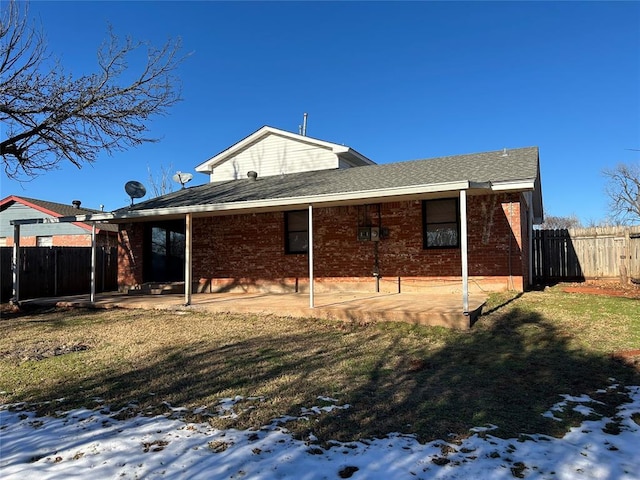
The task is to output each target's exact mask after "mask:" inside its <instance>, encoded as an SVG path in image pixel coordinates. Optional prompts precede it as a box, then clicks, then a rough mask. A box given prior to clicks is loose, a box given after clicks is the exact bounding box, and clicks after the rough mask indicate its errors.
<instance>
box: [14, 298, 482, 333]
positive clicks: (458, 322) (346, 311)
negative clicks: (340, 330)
mask: <svg viewBox="0 0 640 480" xmlns="http://www.w3.org/2000/svg"><path fill="white" fill-rule="evenodd" d="M486 298H487V297H486V295H483V294H478V293H474V294H470V295H469V313H468V314H464V313H463V312H462V311H461V309H460V294H459V293H446V292H441V291H434V292H433V293H392V294H384V293H355V292H354V293H350V292H341V293H316V294H315V305H314V308H310V306H309V296H308V295H306V294H302V293H281V294H274V293H195V294H192V295H191V303H190V304H189V305H185V302H184V295H183V294H174V293H171V294H162V295H127V294H124V293H117V292H111V293H100V294H96V295H95V298H94V300H93V301H92V300H91V296H90V295H76V296H68V297H55V298H38V299H32V300H23V301H22V302H21V305H25V306H28V305H33V306H35V305H55V306H59V307H86V308H141V309H149V310H174V311H205V312H217V313H225V312H230V313H249V314H262V315H278V316H289V317H306V318H320V319H331V320H341V321H348V322H357V323H366V322H379V321H392V322H407V323H411V324H419V325H431V326H442V327H448V328H455V329H461V330H466V329H469V328H470V327H471V326H472V325H473V323H474V322H475V321H476V320H477V317H478V316H479V315H480V313H481V311H482V306H483V305H484V303H485V301H486Z"/></svg>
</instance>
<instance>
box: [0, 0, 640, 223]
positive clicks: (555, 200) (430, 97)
mask: <svg viewBox="0 0 640 480" xmlns="http://www.w3.org/2000/svg"><path fill="white" fill-rule="evenodd" d="M30 16H32V17H33V18H35V19H37V21H39V22H40V23H41V24H42V27H43V30H44V31H45V33H46V37H47V40H48V44H49V48H50V50H51V52H52V53H54V54H55V55H56V56H58V57H59V58H60V60H61V62H62V64H63V65H64V67H65V69H66V70H67V72H68V73H71V74H73V75H77V76H79V75H83V74H88V73H91V72H93V71H94V70H95V69H96V50H97V48H98V46H99V45H100V43H101V42H102V41H103V39H104V38H105V37H106V31H107V25H108V24H111V25H112V26H113V29H114V31H115V32H116V33H117V34H119V35H127V34H128V35H131V36H132V37H133V38H135V39H139V40H149V41H151V42H152V43H154V44H155V45H161V44H163V43H164V42H165V41H166V40H167V39H168V38H169V37H171V38H176V37H180V38H181V39H182V42H183V45H184V49H183V50H184V52H185V53H187V52H191V55H190V56H189V58H188V59H187V60H186V61H185V62H184V63H183V64H182V65H181V67H180V70H179V72H178V73H179V75H180V77H181V79H182V96H183V98H184V100H183V101H182V102H181V103H179V104H178V105H176V106H175V107H173V108H172V109H171V110H170V112H169V115H167V116H165V117H160V118H157V119H155V120H154V121H152V122H151V135H152V136H156V137H160V138H161V141H160V142H159V143H156V144H147V145H144V146H141V147H137V148H135V149H130V150H128V151H125V152H119V153H116V154H114V155H113V156H108V155H102V156H100V157H99V158H98V160H97V162H96V163H95V164H93V165H88V166H85V167H84V168H82V169H80V170H78V169H77V168H76V167H74V166H72V165H70V164H69V165H62V167H61V168H60V169H58V170H56V171H51V172H48V173H46V174H44V175H42V176H41V177H39V178H36V179H34V180H31V181H30V182H26V183H22V184H20V183H17V182H15V181H11V180H8V179H7V178H6V177H5V176H4V175H3V176H2V179H1V181H2V185H1V187H2V197H4V196H6V195H10V194H16V195H23V196H30V197H35V198H40V199H45V200H51V201H57V202H61V203H70V202H71V201H72V200H74V199H80V200H82V204H83V206H85V207H90V208H99V206H100V205H101V204H102V205H104V206H105V210H113V209H116V208H119V207H122V206H125V205H127V204H128V203H129V202H130V200H129V197H128V196H127V194H126V193H125V191H124V188H123V186H124V184H125V183H126V182H127V181H128V180H138V181H141V182H142V183H145V184H147V187H149V182H148V177H149V174H148V169H149V168H150V169H151V170H152V172H155V173H159V172H160V169H161V166H162V167H165V168H166V167H169V165H172V166H173V169H174V170H181V171H186V172H193V173H194V180H193V181H192V183H191V184H192V185H193V184H200V183H204V182H206V181H207V177H206V176H205V175H203V174H196V173H195V172H194V168H195V166H196V165H198V164H199V163H201V162H203V161H205V160H206V159H208V158H210V157H211V156H213V155H215V154H216V153H218V152H219V151H221V150H223V149H224V148H226V147H228V146H230V145H231V144H233V143H235V142H236V141H238V140H240V139H242V138H243V137H245V136H246V135H248V134H250V133H252V132H253V131H255V130H257V129H258V128H260V127H261V126H263V125H270V126H273V127H277V128H282V129H285V130H290V131H293V132H297V131H298V125H300V124H301V123H302V115H303V113H304V112H308V114H309V120H308V130H307V133H308V135H309V136H311V137H315V138H320V139H322V140H327V141H331V142H336V143H344V144H346V145H349V146H350V147H352V148H354V149H355V150H358V151H359V152H361V153H362V154H364V155H366V156H368V157H369V158H372V159H373V160H375V161H376V162H378V163H387V162H394V161H402V160H411V159H417V158H429V157H437V156H443V155H454V154H463V153H473V152H482V151H489V150H499V149H502V148H504V147H507V148H516V147H525V146H533V145H535V146H538V147H539V148H540V160H541V170H542V187H543V198H544V205H545V212H546V214H547V215H557V216H568V215H572V214H576V215H578V217H580V218H581V220H582V221H583V222H585V223H592V222H598V221H600V220H602V219H604V218H605V217H606V216H607V212H608V210H607V199H606V197H605V194H604V186H605V179H604V178H603V176H602V174H601V172H602V170H603V169H604V168H608V167H614V166H615V165H616V164H617V163H619V162H625V163H631V162H639V161H640V152H638V151H633V150H632V149H640V2H584V3H583V2H535V3H529V2H495V3H494V2H471V3H466V2H407V3H404V2H393V3H387V2H337V3H334V2H318V3H315V2H282V3H280V2H261V3H253V2H231V3H226V2H208V1H200V2H159V1H153V2H152V1H147V2H94V1H85V2H48V1H47V2H42V1H40V2H32V3H31V4H30ZM137 66H138V65H136V64H134V63H132V64H131V65H130V67H131V69H135V68H136V67H137ZM176 187H177V186H176ZM148 190H149V188H148Z"/></svg>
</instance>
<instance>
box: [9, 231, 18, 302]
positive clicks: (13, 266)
mask: <svg viewBox="0 0 640 480" xmlns="http://www.w3.org/2000/svg"><path fill="white" fill-rule="evenodd" d="M11 270H12V272H13V298H12V300H13V301H14V302H16V303H17V302H19V301H20V225H14V226H13V258H12V259H11Z"/></svg>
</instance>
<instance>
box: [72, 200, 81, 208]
mask: <svg viewBox="0 0 640 480" xmlns="http://www.w3.org/2000/svg"><path fill="white" fill-rule="evenodd" d="M81 204H82V202H81V201H80V200H73V201H72V202H71V205H73V208H80V205H81Z"/></svg>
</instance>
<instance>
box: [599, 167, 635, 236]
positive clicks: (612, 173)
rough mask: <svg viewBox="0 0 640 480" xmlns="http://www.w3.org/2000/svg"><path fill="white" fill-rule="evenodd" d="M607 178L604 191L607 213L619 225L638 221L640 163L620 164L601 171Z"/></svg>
mask: <svg viewBox="0 0 640 480" xmlns="http://www.w3.org/2000/svg"><path fill="white" fill-rule="evenodd" d="M603 174H604V176H605V177H606V178H607V185H606V187H605V191H606V193H607V196H608V197H609V207H610V209H611V211H610V212H609V214H610V216H611V218H612V219H614V220H616V221H617V222H619V223H622V224H625V223H632V222H639V221H640V162H638V163H632V164H629V165H627V164H624V163H620V164H618V166H617V167H615V168H613V169H607V170H604V171H603Z"/></svg>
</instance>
